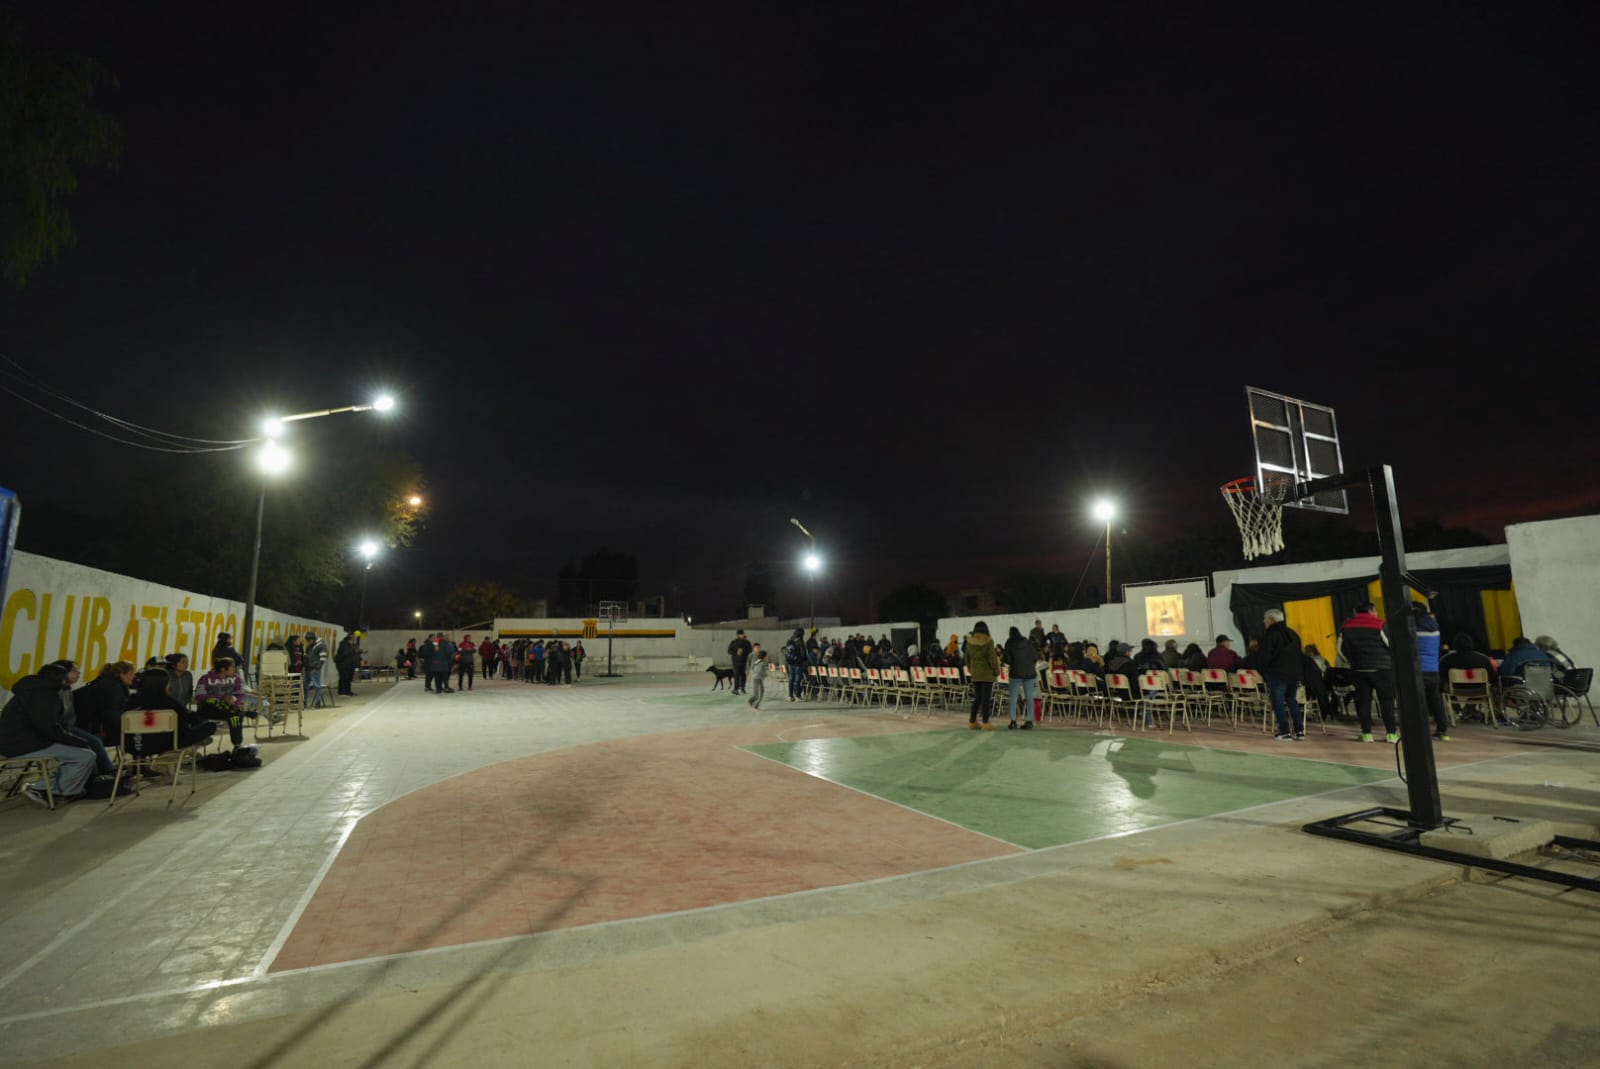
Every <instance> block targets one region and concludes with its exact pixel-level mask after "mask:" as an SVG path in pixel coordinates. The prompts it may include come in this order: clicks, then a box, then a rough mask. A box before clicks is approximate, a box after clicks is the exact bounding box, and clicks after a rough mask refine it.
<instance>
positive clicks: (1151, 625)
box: [1144, 594, 1187, 636]
mask: <svg viewBox="0 0 1600 1069" xmlns="http://www.w3.org/2000/svg"><path fill="white" fill-rule="evenodd" d="M1144 620H1145V627H1144V633H1145V634H1147V635H1153V636H1160V635H1173V636H1177V635H1183V634H1187V632H1186V631H1185V630H1184V627H1183V595H1182V594H1160V595H1157V596H1155V597H1147V598H1145V599H1144Z"/></svg>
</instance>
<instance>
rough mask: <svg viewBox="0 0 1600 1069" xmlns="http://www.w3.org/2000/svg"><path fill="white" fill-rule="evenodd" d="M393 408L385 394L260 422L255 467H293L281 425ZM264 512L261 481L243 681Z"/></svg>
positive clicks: (242, 644)
mask: <svg viewBox="0 0 1600 1069" xmlns="http://www.w3.org/2000/svg"><path fill="white" fill-rule="evenodd" d="M393 408H394V398H393V397H390V396H389V395H387V394H384V395H383V396H381V397H377V398H374V399H373V401H372V403H371V404H367V405H345V406H344V407H343V408H325V409H321V410H320V411H316V412H296V413H295V414H294V415H292V416H274V417H272V418H271V419H268V420H266V421H264V422H263V424H262V427H261V432H262V436H263V437H264V438H265V439H266V440H265V441H264V442H263V443H262V445H261V451H260V452H259V453H257V454H256V464H257V466H259V467H260V468H261V472H262V474H263V475H268V476H273V475H281V474H283V473H284V472H285V471H287V470H288V469H289V466H290V464H291V463H293V460H294V458H293V456H292V455H291V454H290V453H289V451H288V450H287V449H285V448H284V447H283V446H281V445H279V444H278V442H277V441H276V439H277V438H278V436H279V435H281V434H282V433H283V431H284V426H283V425H284V424H285V423H295V422H297V421H299V420H302V419H317V418H319V417H321V416H334V415H338V414H339V413H341V412H374V411H376V412H388V411H391V410H392V409H393ZM266 512H267V480H266V479H263V480H261V495H260V496H259V497H258V498H257V499H256V539H255V549H254V550H253V551H252V552H251V554H250V592H249V593H248V594H247V595H246V596H245V603H244V634H242V635H240V636H239V652H240V654H242V655H243V657H244V664H243V666H242V667H241V668H240V671H241V672H243V673H244V675H245V678H246V679H248V678H249V677H250V639H251V636H252V634H253V632H254V631H255V626H256V585H257V581H258V580H259V579H260V578H261V524H262V520H263V518H264V517H265V516H266Z"/></svg>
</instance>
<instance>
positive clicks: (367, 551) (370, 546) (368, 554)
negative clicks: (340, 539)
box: [356, 538, 378, 560]
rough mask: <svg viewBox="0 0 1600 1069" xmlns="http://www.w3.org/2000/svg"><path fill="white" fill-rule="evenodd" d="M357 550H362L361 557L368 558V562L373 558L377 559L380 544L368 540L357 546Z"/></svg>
mask: <svg viewBox="0 0 1600 1069" xmlns="http://www.w3.org/2000/svg"><path fill="white" fill-rule="evenodd" d="M356 548H357V549H358V550H360V551H361V555H362V556H363V557H365V558H367V559H368V560H371V559H372V558H373V557H376V556H377V555H378V543H376V542H374V541H373V540H372V539H370V538H369V539H367V540H366V541H365V542H363V543H361V545H359V546H357V547H356Z"/></svg>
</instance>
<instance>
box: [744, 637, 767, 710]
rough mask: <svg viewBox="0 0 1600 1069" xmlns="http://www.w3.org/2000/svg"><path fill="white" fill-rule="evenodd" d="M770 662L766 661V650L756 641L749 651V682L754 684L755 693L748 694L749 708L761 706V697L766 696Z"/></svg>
mask: <svg viewBox="0 0 1600 1069" xmlns="http://www.w3.org/2000/svg"><path fill="white" fill-rule="evenodd" d="M769 668H771V664H770V663H769V662H768V661H767V651H766V650H764V649H762V648H761V643H759V642H757V643H756V644H755V646H754V647H753V648H752V649H751V651H750V682H751V683H752V684H754V685H755V693H753V694H752V695H750V703H749V704H750V708H752V709H759V708H761V699H762V698H763V697H765V696H766V691H767V671H768V669H769Z"/></svg>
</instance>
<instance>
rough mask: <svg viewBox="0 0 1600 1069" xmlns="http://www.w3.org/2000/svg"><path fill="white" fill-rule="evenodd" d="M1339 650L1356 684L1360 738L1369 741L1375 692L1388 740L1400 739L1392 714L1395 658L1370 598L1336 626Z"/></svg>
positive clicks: (1381, 620) (1397, 723)
mask: <svg viewBox="0 0 1600 1069" xmlns="http://www.w3.org/2000/svg"><path fill="white" fill-rule="evenodd" d="M1339 652H1340V653H1341V654H1342V655H1343V656H1344V659H1345V660H1346V661H1348V662H1350V678H1351V681H1352V682H1354V683H1355V685H1356V716H1357V717H1359V718H1360V720H1361V741H1362V742H1371V741H1372V696H1373V694H1377V696H1378V709H1379V711H1380V712H1381V713H1382V714H1383V728H1384V730H1385V731H1386V732H1387V733H1388V741H1389V742H1399V741H1400V725H1399V722H1398V721H1396V719H1395V714H1394V699H1395V686H1394V658H1393V657H1391V656H1390V654H1389V636H1388V635H1385V634H1384V633H1383V618H1382V617H1380V616H1379V615H1378V614H1377V606H1375V605H1373V604H1372V602H1370V601H1365V602H1362V603H1361V604H1360V605H1357V606H1356V612H1355V615H1354V616H1352V617H1350V619H1348V620H1346V621H1345V622H1344V626H1343V627H1341V628H1340V629H1339Z"/></svg>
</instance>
